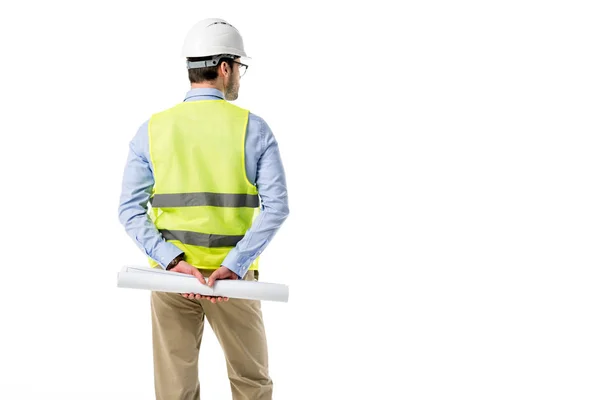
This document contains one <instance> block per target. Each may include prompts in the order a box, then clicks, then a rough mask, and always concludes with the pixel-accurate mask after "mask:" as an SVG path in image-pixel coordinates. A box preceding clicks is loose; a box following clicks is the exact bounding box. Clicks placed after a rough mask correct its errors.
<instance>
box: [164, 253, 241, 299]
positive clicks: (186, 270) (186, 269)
mask: <svg viewBox="0 0 600 400" xmlns="http://www.w3.org/2000/svg"><path fill="white" fill-rule="evenodd" d="M169 271H172V272H180V273H182V274H188V275H193V276H195V277H196V278H198V280H199V281H200V283H202V284H203V285H206V281H205V280H204V276H202V273H201V272H200V271H199V270H198V268H196V267H194V266H193V265H190V264H188V263H186V262H185V261H179V263H177V265H176V266H174V267H173V268H171V269H170V270H169ZM181 295H182V296H183V297H185V298H186V299H190V300H192V299H196V300H201V299H206V300H209V301H211V302H212V303H216V302H219V303H220V302H222V301H227V300H229V298H227V297H225V298H223V297H215V296H204V295H202V294H194V293H181Z"/></svg>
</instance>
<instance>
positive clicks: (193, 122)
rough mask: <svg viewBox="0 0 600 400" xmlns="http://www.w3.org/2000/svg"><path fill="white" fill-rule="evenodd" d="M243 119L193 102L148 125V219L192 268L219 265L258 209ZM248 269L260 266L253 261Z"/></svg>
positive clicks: (227, 106) (210, 103)
mask: <svg viewBox="0 0 600 400" xmlns="http://www.w3.org/2000/svg"><path fill="white" fill-rule="evenodd" d="M248 114H249V112H248V110H244V109H242V108H239V107H237V106H234V105H233V104H231V103H229V102H227V101H225V100H202V101H190V102H183V103H180V104H178V105H176V106H175V107H173V108H170V109H168V110H166V111H163V112H160V113H157V114H154V115H152V117H151V118H150V122H149V124H148V135H149V147H150V158H151V162H152V166H153V169H154V188H153V190H152V193H151V197H150V205H151V207H150V209H149V214H150V218H151V219H152V221H153V222H154V224H155V225H156V227H157V229H158V230H159V232H160V233H161V234H162V235H163V237H164V238H165V240H167V241H169V242H171V243H173V244H174V245H175V246H177V247H179V248H180V249H181V250H183V252H184V253H185V261H187V262H188V263H190V264H191V265H193V266H195V267H197V268H202V269H216V268H219V266H220V265H221V263H222V262H223V260H224V259H225V256H227V253H229V251H230V250H231V249H232V248H233V247H235V245H236V243H237V242H239V241H240V240H241V239H242V238H243V237H244V234H245V233H246V231H247V230H248V229H249V228H250V226H251V225H252V221H253V220H254V218H256V216H257V215H258V213H259V210H260V207H259V203H260V202H259V196H258V191H257V189H256V187H255V186H254V185H253V184H252V183H251V182H250V181H248V178H247V176H246V166H245V161H244V154H245V152H244V150H245V138H246V127H247V124H248ZM149 261H150V265H151V266H152V267H155V266H157V265H158V263H157V262H156V261H154V260H152V259H150V260H149ZM250 269H251V270H256V269H258V257H257V258H256V259H255V260H254V262H253V263H252V265H251V266H250Z"/></svg>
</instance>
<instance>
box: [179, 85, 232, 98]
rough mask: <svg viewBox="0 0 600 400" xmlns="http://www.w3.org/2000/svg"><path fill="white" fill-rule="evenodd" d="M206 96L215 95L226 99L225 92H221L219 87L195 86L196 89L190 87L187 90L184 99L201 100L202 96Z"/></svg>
mask: <svg viewBox="0 0 600 400" xmlns="http://www.w3.org/2000/svg"><path fill="white" fill-rule="evenodd" d="M204 96H209V97H215V98H218V99H225V96H223V92H221V91H220V90H219V89H215V88H195V89H190V90H189V91H188V92H187V94H186V95H185V99H184V100H183V101H194V100H199V98H200V97H204Z"/></svg>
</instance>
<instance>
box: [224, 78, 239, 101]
mask: <svg viewBox="0 0 600 400" xmlns="http://www.w3.org/2000/svg"><path fill="white" fill-rule="evenodd" d="M239 90H240V86H239V84H238V81H234V80H233V79H231V80H230V81H229V82H228V83H227V86H225V100H229V101H233V100H237V98H238V92H239Z"/></svg>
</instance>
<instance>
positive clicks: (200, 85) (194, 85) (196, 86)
mask: <svg viewBox="0 0 600 400" xmlns="http://www.w3.org/2000/svg"><path fill="white" fill-rule="evenodd" d="M192 89H217V90H220V91H221V92H223V86H222V85H219V84H213V83H205V82H204V83H192Z"/></svg>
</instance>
